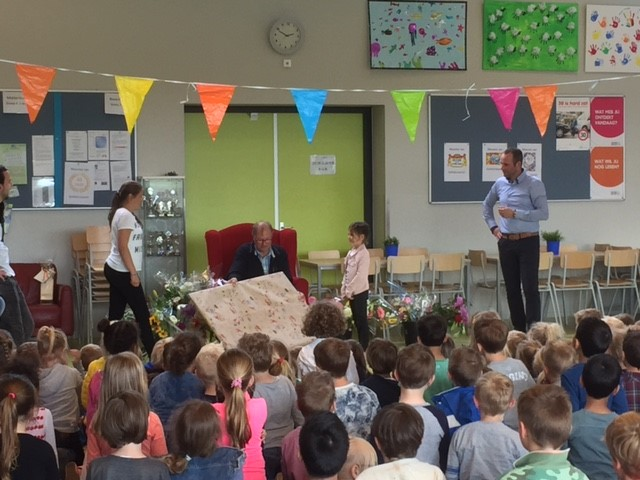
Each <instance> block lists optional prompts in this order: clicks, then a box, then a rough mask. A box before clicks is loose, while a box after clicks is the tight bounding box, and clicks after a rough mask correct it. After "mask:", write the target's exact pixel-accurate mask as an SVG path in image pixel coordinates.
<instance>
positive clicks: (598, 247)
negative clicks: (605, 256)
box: [593, 243, 611, 252]
mask: <svg viewBox="0 0 640 480" xmlns="http://www.w3.org/2000/svg"><path fill="white" fill-rule="evenodd" d="M610 248H611V245H609V244H608V243H596V244H594V245H593V251H594V252H606V251H607V250H609V249H610Z"/></svg>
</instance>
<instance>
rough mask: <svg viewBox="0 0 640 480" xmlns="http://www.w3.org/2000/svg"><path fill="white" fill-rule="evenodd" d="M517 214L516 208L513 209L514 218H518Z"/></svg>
mask: <svg viewBox="0 0 640 480" xmlns="http://www.w3.org/2000/svg"><path fill="white" fill-rule="evenodd" d="M516 212H517V210H516V209H515V208H514V209H513V218H516Z"/></svg>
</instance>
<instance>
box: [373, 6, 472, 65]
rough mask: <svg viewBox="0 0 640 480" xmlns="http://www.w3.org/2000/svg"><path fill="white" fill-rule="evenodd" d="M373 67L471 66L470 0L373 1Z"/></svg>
mask: <svg viewBox="0 0 640 480" xmlns="http://www.w3.org/2000/svg"><path fill="white" fill-rule="evenodd" d="M369 40H370V65H371V68H374V69H379V68H390V69H404V70H466V69H467V2H418V1H413V2H389V1H386V2H383V1H378V0H369Z"/></svg>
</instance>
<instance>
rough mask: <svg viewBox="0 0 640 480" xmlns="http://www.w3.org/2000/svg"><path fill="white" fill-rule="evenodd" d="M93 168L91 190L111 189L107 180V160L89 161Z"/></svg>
mask: <svg viewBox="0 0 640 480" xmlns="http://www.w3.org/2000/svg"><path fill="white" fill-rule="evenodd" d="M89 165H90V168H91V170H93V190H94V191H98V190H111V182H110V181H109V162H89Z"/></svg>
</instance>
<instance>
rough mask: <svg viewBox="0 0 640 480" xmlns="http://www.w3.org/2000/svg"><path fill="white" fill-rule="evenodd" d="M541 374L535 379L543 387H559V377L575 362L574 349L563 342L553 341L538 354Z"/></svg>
mask: <svg viewBox="0 0 640 480" xmlns="http://www.w3.org/2000/svg"><path fill="white" fill-rule="evenodd" d="M537 355H539V357H540V363H541V364H542V372H540V375H538V378H537V379H536V382H537V383H542V384H544V385H560V377H561V376H562V374H563V373H564V372H566V371H567V370H568V369H569V368H571V367H573V366H574V365H575V364H576V361H577V355H576V351H575V349H574V348H573V347H572V346H571V345H569V344H568V343H567V342H565V341H564V340H553V341H550V342H547V344H546V345H545V346H544V347H542V348H541V349H540V351H539V352H538V354H537Z"/></svg>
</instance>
